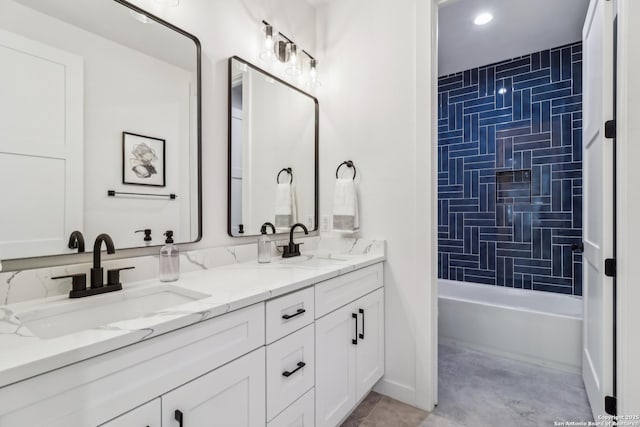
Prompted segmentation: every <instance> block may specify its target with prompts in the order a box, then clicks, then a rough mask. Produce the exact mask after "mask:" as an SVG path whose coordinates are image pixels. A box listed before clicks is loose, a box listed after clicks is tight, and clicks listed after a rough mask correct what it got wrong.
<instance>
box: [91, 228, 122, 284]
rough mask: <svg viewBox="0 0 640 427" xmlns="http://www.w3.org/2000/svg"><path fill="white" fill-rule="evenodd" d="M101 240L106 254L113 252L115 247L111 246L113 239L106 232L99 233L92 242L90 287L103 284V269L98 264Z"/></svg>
mask: <svg viewBox="0 0 640 427" xmlns="http://www.w3.org/2000/svg"><path fill="white" fill-rule="evenodd" d="M102 242H104V244H105V245H106V246H107V253H108V254H115V253H116V248H115V246H113V240H111V236H109V235H108V234H104V233H103V234H100V235H99V236H98V237H96V241H95V243H94V244H93V268H92V269H91V288H101V287H103V286H104V283H102V279H103V276H104V275H103V272H102V271H103V269H102V266H101V265H100V251H101V250H102Z"/></svg>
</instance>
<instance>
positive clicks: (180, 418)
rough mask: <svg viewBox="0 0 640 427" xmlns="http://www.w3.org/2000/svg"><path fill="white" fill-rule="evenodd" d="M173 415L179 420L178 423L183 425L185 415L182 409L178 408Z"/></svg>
mask: <svg viewBox="0 0 640 427" xmlns="http://www.w3.org/2000/svg"><path fill="white" fill-rule="evenodd" d="M173 417H174V418H175V420H176V421H177V422H178V425H179V426H180V427H182V420H183V418H184V416H183V415H182V411H180V410H179V409H176V412H174V413H173Z"/></svg>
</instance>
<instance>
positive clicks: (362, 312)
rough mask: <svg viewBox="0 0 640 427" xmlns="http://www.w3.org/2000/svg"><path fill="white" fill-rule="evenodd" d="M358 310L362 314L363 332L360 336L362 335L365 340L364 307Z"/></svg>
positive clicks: (361, 337)
mask: <svg viewBox="0 0 640 427" xmlns="http://www.w3.org/2000/svg"><path fill="white" fill-rule="evenodd" d="M358 312H359V313H360V314H362V333H361V334H359V335H358V336H359V337H360V339H361V340H363V339H364V309H362V308H360V309H358Z"/></svg>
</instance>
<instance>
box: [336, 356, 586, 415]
mask: <svg viewBox="0 0 640 427" xmlns="http://www.w3.org/2000/svg"><path fill="white" fill-rule="evenodd" d="M438 387H439V393H440V396H439V400H440V402H439V404H438V406H437V407H436V409H435V410H434V411H433V412H432V413H431V414H429V413H427V412H424V411H421V410H419V409H416V408H413V407H411V406H409V405H405V404H404V403H401V402H398V401H396V400H393V399H390V398H388V397H386V396H382V395H380V394H378V393H375V392H372V393H371V394H370V395H369V396H367V398H366V399H365V400H364V401H363V402H362V403H361V404H360V406H358V408H356V410H355V411H354V412H353V414H351V416H350V417H349V418H348V419H347V420H346V421H345V422H344V424H342V427H485V426H486V427H493V426H518V427H546V426H549V427H551V426H553V425H554V421H593V418H592V416H591V410H590V409H589V404H588V402H587V396H586V392H585V390H584V387H583V385H582V379H581V378H580V376H579V375H577V374H569V373H565V372H560V371H556V370H552V369H546V368H543V367H539V366H535V365H531V364H528V363H523V362H518V361H514V360H511V359H505V358H501V357H497V356H493V355H488V354H485V353H480V352H477V351H474V350H469V349H466V348H462V347H459V346H455V345H443V344H441V345H440V347H439V382H438Z"/></svg>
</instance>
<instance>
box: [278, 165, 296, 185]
mask: <svg viewBox="0 0 640 427" xmlns="http://www.w3.org/2000/svg"><path fill="white" fill-rule="evenodd" d="M282 172H286V173H288V174H289V184H293V171H292V170H291V168H284V169H282V170H281V171H280V172H278V177H277V178H276V182H277V183H278V184H280V174H282Z"/></svg>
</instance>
